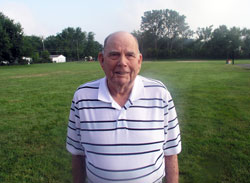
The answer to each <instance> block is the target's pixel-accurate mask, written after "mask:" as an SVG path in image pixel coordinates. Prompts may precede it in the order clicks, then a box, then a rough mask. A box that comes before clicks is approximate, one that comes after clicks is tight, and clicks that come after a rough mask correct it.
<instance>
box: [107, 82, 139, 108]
mask: <svg viewBox="0 0 250 183" xmlns="http://www.w3.org/2000/svg"><path fill="white" fill-rule="evenodd" d="M107 85H108V89H109V92H110V94H111V96H112V97H113V99H114V100H115V101H116V102H117V103H118V104H119V105H120V106H121V107H123V106H124V105H125V104H126V102H127V100H128V98H129V96H130V93H131V91H132V88H133V85H134V82H133V83H131V84H129V85H127V86H113V85H112V84H110V83H107Z"/></svg>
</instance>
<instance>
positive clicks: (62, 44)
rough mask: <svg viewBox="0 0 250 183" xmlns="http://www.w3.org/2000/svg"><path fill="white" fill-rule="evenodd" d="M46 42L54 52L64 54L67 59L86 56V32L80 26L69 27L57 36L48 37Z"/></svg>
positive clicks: (78, 58) (49, 49) (79, 58)
mask: <svg viewBox="0 0 250 183" xmlns="http://www.w3.org/2000/svg"><path fill="white" fill-rule="evenodd" d="M44 44H45V47H46V49H48V51H49V52H50V53H52V54H55V55H57V54H63V55H65V56H66V57H67V60H81V59H83V58H84V57H85V49H86V44H87V39H86V32H82V30H81V28H79V27H77V28H76V29H75V28H72V27H68V28H66V29H64V30H62V32H61V33H59V34H57V35H56V36H49V37H48V38H46V39H45V41H44Z"/></svg>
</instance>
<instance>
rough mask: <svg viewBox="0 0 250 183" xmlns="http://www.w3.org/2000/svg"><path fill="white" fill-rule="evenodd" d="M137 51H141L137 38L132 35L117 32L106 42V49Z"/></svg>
mask: <svg viewBox="0 0 250 183" xmlns="http://www.w3.org/2000/svg"><path fill="white" fill-rule="evenodd" d="M121 48H122V49H131V50H133V49H135V50H139V48H138V42H137V40H136V38H135V37H134V36H133V35H131V34H130V33H126V32H117V33H114V34H111V35H110V36H109V37H108V38H107V39H106V40H105V45H104V49H105V50H106V49H121Z"/></svg>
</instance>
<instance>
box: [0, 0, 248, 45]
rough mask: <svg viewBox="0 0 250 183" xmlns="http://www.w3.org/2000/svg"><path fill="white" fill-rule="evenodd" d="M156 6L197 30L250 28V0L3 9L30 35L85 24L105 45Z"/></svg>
mask: <svg viewBox="0 0 250 183" xmlns="http://www.w3.org/2000/svg"><path fill="white" fill-rule="evenodd" d="M156 9H157V10H159V9H172V10H175V11H177V12H178V13H179V14H180V15H185V16H186V22H187V23H188V25H189V26H190V28H191V29H192V30H194V31H195V30H196V29H197V28H198V27H206V26H210V25H214V28H217V27H218V26H219V25H227V26H228V27H229V28H230V27H233V26H237V27H240V28H244V27H246V28H248V29H250V20H249V19H250V0H0V12H2V13H3V14H4V15H6V16H8V17H9V18H10V19H13V20H14V21H15V22H19V23H20V24H21V25H22V28H23V30H24V33H25V34H26V35H36V36H44V37H47V36H49V35H56V34H57V33H60V32H61V31H62V30H63V29H65V28H67V27H74V28H76V27H81V29H82V31H86V32H90V31H92V32H94V33H95V39H96V40H97V41H99V42H100V43H101V44H103V40H104V38H105V37H106V36H107V35H108V34H110V33H112V32H114V31H118V30H124V31H128V32H132V31H133V30H139V29H140V23H141V17H142V16H143V13H144V12H145V11H149V10H156Z"/></svg>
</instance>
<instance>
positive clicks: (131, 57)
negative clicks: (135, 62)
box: [126, 53, 135, 59]
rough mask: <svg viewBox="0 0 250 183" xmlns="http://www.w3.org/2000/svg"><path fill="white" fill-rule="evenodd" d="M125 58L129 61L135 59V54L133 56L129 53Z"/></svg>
mask: <svg viewBox="0 0 250 183" xmlns="http://www.w3.org/2000/svg"><path fill="white" fill-rule="evenodd" d="M126 56H127V58H129V59H133V58H135V54H133V53H129V54H127V55H126Z"/></svg>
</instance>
